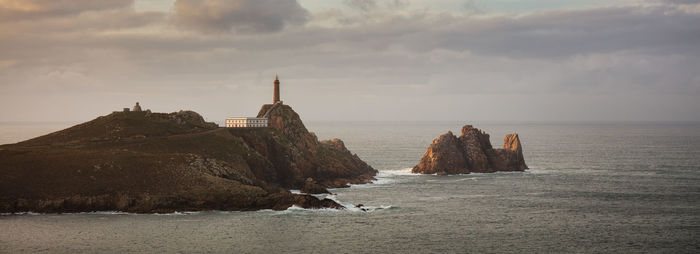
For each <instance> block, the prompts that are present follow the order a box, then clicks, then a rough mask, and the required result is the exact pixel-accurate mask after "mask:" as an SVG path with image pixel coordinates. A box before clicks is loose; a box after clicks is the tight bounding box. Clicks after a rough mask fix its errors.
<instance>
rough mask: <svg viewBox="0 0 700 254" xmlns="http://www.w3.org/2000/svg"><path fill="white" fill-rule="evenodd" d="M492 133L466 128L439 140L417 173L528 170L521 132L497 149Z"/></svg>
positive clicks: (436, 140)
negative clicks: (492, 140) (494, 146)
mask: <svg viewBox="0 0 700 254" xmlns="http://www.w3.org/2000/svg"><path fill="white" fill-rule="evenodd" d="M489 138H490V137H489V134H487V133H485V132H484V131H482V130H479V129H477V128H474V127H472V126H471V125H465V126H464V127H462V135H461V136H459V137H456V136H455V135H454V134H452V132H447V133H446V134H443V135H442V136H440V137H438V138H437V139H435V140H434V141H433V143H432V144H431V145H430V147H428V150H427V151H426V152H425V154H423V158H422V159H421V161H420V163H419V164H418V165H416V166H415V167H413V169H412V170H411V171H412V172H413V173H420V174H439V175H442V174H468V173H472V172H474V173H489V172H496V171H523V170H525V169H527V165H526V164H525V159H524V157H523V150H522V145H521V144H520V138H519V137H518V134H517V133H513V134H508V135H506V138H505V140H504V143H503V148H502V149H493V147H492V146H491V141H490V140H489Z"/></svg>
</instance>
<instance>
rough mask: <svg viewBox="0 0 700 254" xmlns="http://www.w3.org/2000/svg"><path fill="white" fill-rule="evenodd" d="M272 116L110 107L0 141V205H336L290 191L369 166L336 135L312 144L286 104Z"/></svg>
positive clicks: (72, 208)
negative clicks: (221, 123)
mask: <svg viewBox="0 0 700 254" xmlns="http://www.w3.org/2000/svg"><path fill="white" fill-rule="evenodd" d="M269 114H270V117H271V118H272V119H274V124H275V125H273V127H272V128H246V129H241V128H219V127H218V126H217V125H216V124H213V123H207V122H205V121H204V119H203V118H202V117H201V116H200V115H199V114H197V113H195V112H192V111H180V112H176V113H170V114H164V113H151V112H149V111H141V112H115V113H112V114H110V115H107V116H102V117H98V118H97V119H95V120H92V121H90V122H86V123H83V124H80V125H76V126H74V127H71V128H68V129H65V130H62V131H58V132H55V133H52V134H48V135H45V136H42V137H38V138H34V139H31V140H27V141H24V142H20V143H17V144H11V145H1V146H0V213H5V212H26V211H33V212H84V211H101V210H117V211H126V212H171V211H191V210H212V209H214V210H257V209H286V208H288V207H290V206H292V205H298V206H301V207H305V208H320V207H330V208H342V206H341V205H339V204H337V203H335V202H334V201H332V200H328V199H324V200H319V199H317V198H315V197H313V196H309V195H296V194H292V193H290V192H289V189H300V188H304V187H305V186H308V187H307V188H306V189H308V191H309V192H319V191H321V189H322V190H325V188H326V187H342V186H345V185H346V184H347V183H365V182H367V181H369V180H372V179H373V176H374V175H375V174H376V170H374V169H373V168H372V167H370V166H369V165H367V164H366V163H364V162H363V161H362V160H360V159H359V158H358V157H357V156H356V155H353V154H352V153H350V152H349V151H348V150H347V149H345V147H344V146H343V145H342V141H339V140H338V141H335V142H334V141H329V142H330V143H329V145H326V143H327V142H319V141H318V140H317V139H316V137H315V136H314V135H313V134H311V133H309V132H308V131H306V128H305V127H304V125H303V123H302V122H301V119H299V116H298V115H297V114H296V113H295V112H294V111H293V110H292V109H291V107H289V106H286V105H284V107H279V108H276V109H274V110H273V111H271V112H269ZM330 144H332V145H330ZM308 178H313V179H312V181H313V183H307V181H306V180H307V179H308Z"/></svg>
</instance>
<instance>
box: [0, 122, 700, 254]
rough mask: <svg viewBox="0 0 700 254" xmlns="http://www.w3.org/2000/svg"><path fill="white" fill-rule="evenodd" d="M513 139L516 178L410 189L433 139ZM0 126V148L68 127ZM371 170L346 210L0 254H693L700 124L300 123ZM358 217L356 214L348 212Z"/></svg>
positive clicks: (92, 232) (47, 218)
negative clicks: (470, 128)
mask: <svg viewBox="0 0 700 254" xmlns="http://www.w3.org/2000/svg"><path fill="white" fill-rule="evenodd" d="M465 124H472V125H474V126H475V127H477V128H480V129H482V130H484V131H486V132H488V133H489V134H491V142H492V144H493V145H494V147H500V146H501V144H502V142H503V141H502V140H503V137H504V136H505V135H506V134H508V133H512V132H517V133H518V134H519V135H520V139H521V141H522V145H523V148H524V156H525V160H526V162H527V165H528V166H529V167H530V169H529V170H527V171H525V172H508V173H492V174H467V175H454V176H438V175H416V174H412V173H410V168H411V167H413V166H415V165H416V164H417V163H418V162H419V160H420V159H421V157H422V155H423V153H424V152H425V150H426V148H427V147H428V146H429V145H430V143H431V142H432V141H433V139H435V138H436V137H438V136H439V135H441V134H443V133H445V132H447V131H452V132H454V133H459V132H460V129H461V126H463V125H465ZM68 126H69V124H65V123H46V124H41V123H4V124H0V143H12V142H17V141H20V140H23V139H26V138H30V137H33V136H37V135H40V134H45V133H48V132H51V131H55V130H59V129H61V128H65V127H68ZM307 127H308V128H309V130H311V131H314V132H315V133H316V134H317V135H318V136H319V138H321V139H329V138H334V137H338V138H341V139H342V140H343V141H345V145H346V146H347V147H348V148H349V149H350V150H351V151H352V152H354V153H357V154H358V156H360V158H362V159H363V160H365V161H366V162H367V163H369V164H370V165H372V166H373V167H374V168H376V169H377V170H379V174H378V176H377V180H376V181H374V182H373V183H372V184H364V185H353V186H351V187H350V188H342V189H331V190H330V191H331V192H332V193H333V194H332V195H322V197H328V198H331V199H334V200H336V201H337V202H339V203H341V204H343V205H345V206H347V207H348V209H345V210H331V209H317V210H314V209H302V208H298V207H292V208H289V209H287V210H284V211H271V210H263V211H251V212H226V211H203V212H176V213H168V214H129V213H121V212H114V211H104V212H93V213H77V214H36V213H25V214H9V215H8V214H5V215H2V216H0V253H27V252H48V253H178V252H180V253H700V123H692V122H691V123H678V122H674V123H664V122H625V123H619V122H618V123H612V122H608V123H524V122H518V123H508V122H468V121H460V122H457V121H455V122H309V123H307ZM358 204H362V205H363V206H364V208H365V209H359V208H356V207H355V206H356V205H358Z"/></svg>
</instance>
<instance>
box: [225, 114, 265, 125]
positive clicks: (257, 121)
mask: <svg viewBox="0 0 700 254" xmlns="http://www.w3.org/2000/svg"><path fill="white" fill-rule="evenodd" d="M246 127H248V128H250V127H267V118H257V117H229V118H226V128H246Z"/></svg>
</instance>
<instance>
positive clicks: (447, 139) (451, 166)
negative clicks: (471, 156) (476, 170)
mask: <svg viewBox="0 0 700 254" xmlns="http://www.w3.org/2000/svg"><path fill="white" fill-rule="evenodd" d="M467 165H468V164H467V160H466V157H465V155H464V149H462V143H461V142H460V140H458V139H457V137H455V135H454V134H452V132H451V131H449V132H447V133H445V134H443V135H441V136H440V137H438V138H436V139H435V140H433V143H432V144H430V147H428V151H426V152H425V154H424V155H423V158H422V159H421V161H420V163H419V164H418V165H417V166H416V167H414V168H413V172H414V173H421V174H439V175H444V174H464V173H469V170H468V169H467Z"/></svg>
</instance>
